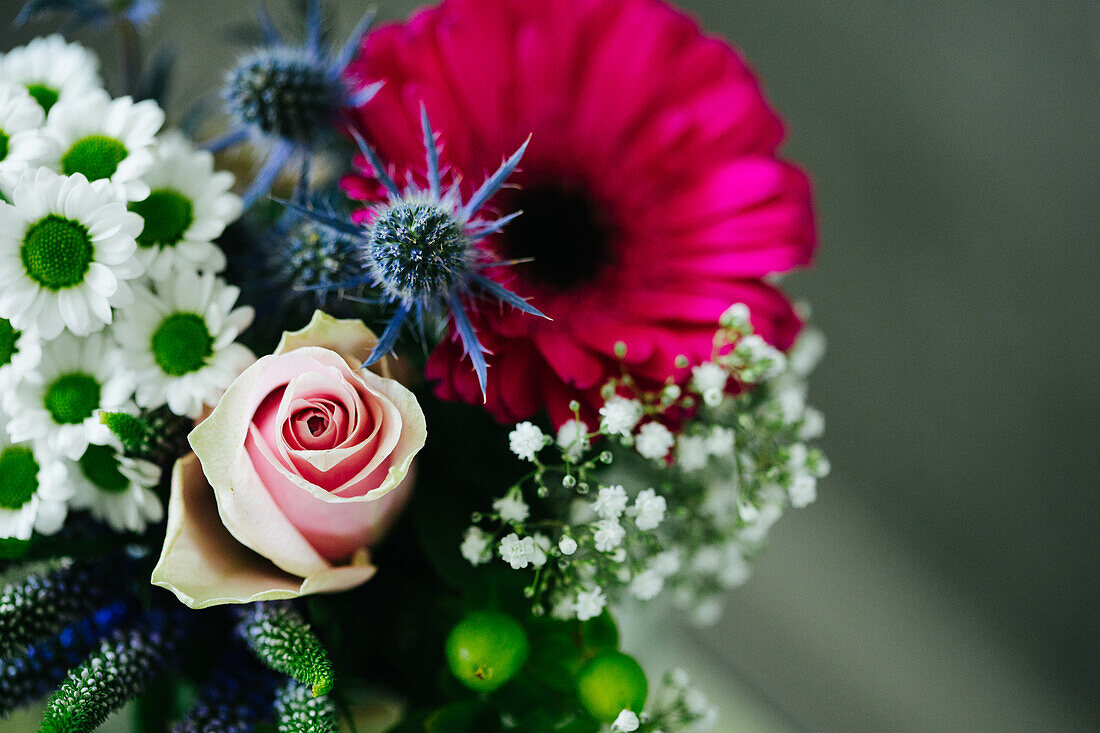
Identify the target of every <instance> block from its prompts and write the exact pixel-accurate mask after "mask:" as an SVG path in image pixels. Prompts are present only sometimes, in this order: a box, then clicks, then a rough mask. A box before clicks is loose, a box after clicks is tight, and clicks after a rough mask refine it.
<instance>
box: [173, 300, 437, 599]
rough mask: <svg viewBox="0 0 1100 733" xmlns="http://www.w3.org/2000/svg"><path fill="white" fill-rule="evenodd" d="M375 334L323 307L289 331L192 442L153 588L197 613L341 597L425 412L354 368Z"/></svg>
mask: <svg viewBox="0 0 1100 733" xmlns="http://www.w3.org/2000/svg"><path fill="white" fill-rule="evenodd" d="M375 343H377V339H376V338H375V336H374V334H373V333H371V331H370V329H368V328H367V327H366V326H364V325H363V324H362V323H361V322H360V321H354V320H336V319H333V318H331V317H329V316H327V315H325V314H323V313H321V312H320V311H318V312H317V313H315V314H314V316H313V320H312V321H310V323H309V325H308V326H306V328H304V329H303V330H301V331H296V332H294V333H286V334H283V339H282V341H281V342H280V343H279V347H278V348H277V349H276V350H275V353H274V354H272V355H271V356H265V357H263V358H261V359H259V360H257V361H256V362H255V363H254V364H253V365H252V366H250V367H249V368H248V369H246V370H245V371H244V373H242V374H241V376H240V377H238V378H237V380H236V381H234V382H233V384H232V385H230V387H229V389H228V390H226V393H225V395H224V396H223V397H222V398H221V400H220V401H219V402H218V404H217V406H216V407H215V408H214V410H213V412H211V413H210V416H209V417H207V418H206V419H205V420H204V421H202V422H201V423H200V424H199V425H198V426H197V427H196V428H195V429H194V430H193V431H192V432H191V435H190V436H189V440H190V443H191V447H192V449H193V450H194V454H193V455H189V456H187V457H185V458H183V459H181V460H180V461H179V462H178V463H177V464H176V466H175V469H174V471H173V474H172V496H171V499H170V501H169V505H168V531H167V535H166V537H165V541H164V547H163V549H162V551H161V556H160V561H159V562H158V563H157V566H156V568H155V569H154V570H153V578H152V580H153V583H154V585H159V586H161V587H164V588H168V589H169V590H171V591H172V592H174V593H175V594H176V596H177V597H179V599H180V600H181V601H182V602H183V603H185V604H187V605H188V606H191V607H192V608H203V607H206V606H212V605H217V604H220V603H247V602H250V601H256V600H270V599H277V598H292V597H296V596H300V595H305V594H308V593H319V592H330V591H337V590H344V589H347V588H351V587H353V586H356V585H359V584H360V583H363V582H365V581H366V580H367V579H369V578H370V577H371V575H373V574H374V570H375V568H374V566H372V565H371V564H370V562H369V556H368V548H369V547H370V546H371V545H372V544H373V543H375V542H376V541H377V540H378V539H379V538H380V537H381V535H382V533H383V532H384V531H385V530H386V528H387V527H388V526H389V524H390V523H391V522H392V521H393V519H394V518H395V517H396V515H397V513H398V511H399V510H400V508H401V506H402V504H403V503H404V499H405V495H406V494H407V492H408V484H409V483H411V479H408V476H409V471H410V469H411V467H412V462H413V457H414V456H415V455H416V453H417V452H418V451H419V450H420V449H421V448H422V447H423V446H424V440H425V437H426V430H425V425H424V413H423V412H422V411H421V409H420V405H419V404H418V403H417V401H416V398H415V397H414V396H413V394H412V393H411V392H409V390H407V389H406V388H405V387H403V386H402V385H401V384H399V383H398V382H396V381H394V380H392V379H388V378H386V377H384V376H380V375H378V374H375V373H373V372H369V371H366V370H359V369H357V367H358V366H359V365H360V364H362V362H363V360H364V359H365V358H366V356H367V354H369V353H370V351H371V349H372V348H373V347H374V344H375Z"/></svg>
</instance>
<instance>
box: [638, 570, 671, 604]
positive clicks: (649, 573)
mask: <svg viewBox="0 0 1100 733" xmlns="http://www.w3.org/2000/svg"><path fill="white" fill-rule="evenodd" d="M664 587H665V579H664V578H663V577H662V576H661V574H660V573H658V572H657V571H656V570H654V569H652V568H650V569H649V570H643V571H642V572H640V573H638V574H637V575H635V576H634V580H633V581H631V583H630V592H631V594H633V596H634V597H635V598H637V599H639V600H642V601H648V600H650V599H652V598H655V597H656V596H657V594H659V593H660V592H661V589H662V588H664Z"/></svg>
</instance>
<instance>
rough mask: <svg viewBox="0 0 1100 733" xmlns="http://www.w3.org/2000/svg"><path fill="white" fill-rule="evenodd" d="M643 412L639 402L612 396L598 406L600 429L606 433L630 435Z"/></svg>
mask: <svg viewBox="0 0 1100 733" xmlns="http://www.w3.org/2000/svg"><path fill="white" fill-rule="evenodd" d="M643 413H644V410H643V409H642V403H641V402H638V401H637V400H631V399H627V398H626V397H612V398H611V399H609V400H608V401H607V402H605V403H604V406H603V407H601V408H600V417H601V420H600V430H601V431H602V432H604V433H607V434H608V435H630V433H631V431H633V430H634V426H635V425H637V424H638V421H639V420H641V419H642V415H643Z"/></svg>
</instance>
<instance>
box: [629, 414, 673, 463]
mask: <svg viewBox="0 0 1100 733" xmlns="http://www.w3.org/2000/svg"><path fill="white" fill-rule="evenodd" d="M675 443H676V438H675V437H674V436H673V435H672V431H671V430H669V429H668V428H666V427H665V426H664V425H662V424H661V423H659V422H647V423H646V424H645V425H643V426H642V427H641V429H640V430H638V436H637V438H636V440H635V443H634V448H635V449H636V450H637V451H638V453H640V454H641V456H642V457H643V458H648V459H650V460H654V461H656V460H660V459H662V458H664V457H665V456H667V455H668V452H669V451H670V450H672V446H673V445H674V444H675Z"/></svg>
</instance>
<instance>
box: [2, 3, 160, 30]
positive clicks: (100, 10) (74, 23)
mask: <svg viewBox="0 0 1100 733" xmlns="http://www.w3.org/2000/svg"><path fill="white" fill-rule="evenodd" d="M160 7H161V3H160V0H122V2H119V0H28V1H27V2H26V3H25V4H24V5H23V8H22V9H21V10H20V11H19V15H17V16H15V24H16V25H17V26H21V25H23V24H24V23H27V22H28V21H32V20H42V19H45V18H48V17H49V16H51V15H57V16H64V17H66V20H65V23H64V25H62V26H61V31H62V32H63V33H68V32H70V31H73V30H76V29H77V28H80V27H83V26H91V27H93V28H97V29H98V28H103V27H104V26H107V25H110V24H111V23H117V22H125V23H130V24H131V25H135V26H139V25H145V24H147V23H148V22H149V21H151V20H152V19H153V18H154V17H156V15H157V13H159V12H160Z"/></svg>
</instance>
